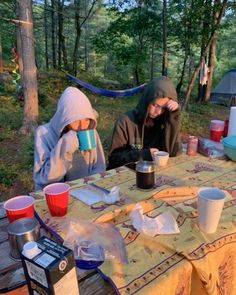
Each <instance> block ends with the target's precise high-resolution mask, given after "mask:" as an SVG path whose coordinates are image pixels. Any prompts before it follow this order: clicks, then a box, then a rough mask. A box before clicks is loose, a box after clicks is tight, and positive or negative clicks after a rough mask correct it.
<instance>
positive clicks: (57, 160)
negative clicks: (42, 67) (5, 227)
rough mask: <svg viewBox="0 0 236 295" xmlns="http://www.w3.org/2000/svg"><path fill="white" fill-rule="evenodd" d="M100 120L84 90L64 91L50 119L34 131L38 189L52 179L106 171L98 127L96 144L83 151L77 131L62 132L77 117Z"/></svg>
mask: <svg viewBox="0 0 236 295" xmlns="http://www.w3.org/2000/svg"><path fill="white" fill-rule="evenodd" d="M85 118H88V119H91V120H93V123H94V124H93V125H94V128H96V125H97V122H96V118H95V114H94V111H93V109H92V106H91V104H90V102H89V100H88V98H87V97H86V96H85V95H84V93H83V92H81V91H80V90H78V89H77V88H75V87H68V88H66V90H65V91H64V92H63V93H62V95H61V97H60V99H59V101H58V105H57V110H56V113H55V114H54V116H53V117H52V119H51V120H50V122H49V123H47V124H44V125H41V126H39V127H38V128H37V130H36V131H35V139H34V182H35V190H39V189H42V188H43V187H44V186H45V185H47V184H49V183H53V182H60V181H62V182H63V181H67V180H73V179H76V178H80V177H85V176H88V175H91V174H94V173H98V172H104V171H105V167H106V166H105V157H104V152H103V148H102V145H101V141H100V138H99V135H98V133H97V131H96V130H95V144H96V147H95V148H94V149H92V150H90V151H83V152H82V151H80V150H79V142H78V139H77V135H76V132H75V131H73V130H70V131H69V132H67V133H65V134H63V136H61V132H62V131H63V129H64V128H65V126H66V125H68V124H70V123H71V122H73V121H76V120H78V119H85Z"/></svg>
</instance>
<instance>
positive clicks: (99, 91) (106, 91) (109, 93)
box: [66, 74, 146, 97]
mask: <svg viewBox="0 0 236 295" xmlns="http://www.w3.org/2000/svg"><path fill="white" fill-rule="evenodd" d="M66 76H67V78H68V79H69V80H72V81H74V82H76V83H77V84H79V85H81V86H83V87H85V88H87V89H89V90H91V91H93V92H95V93H97V94H100V95H104V96H110V97H114V96H127V95H131V94H134V93H136V92H138V91H140V90H142V89H143V88H144V87H145V85H146V83H144V84H142V85H140V86H137V87H134V88H130V89H126V90H116V91H115V90H109V89H102V88H98V87H96V86H93V85H91V84H89V83H86V82H84V81H81V80H80V79H78V78H76V77H74V76H72V75H70V74H66Z"/></svg>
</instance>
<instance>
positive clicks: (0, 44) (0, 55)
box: [0, 33, 3, 74]
mask: <svg viewBox="0 0 236 295" xmlns="http://www.w3.org/2000/svg"><path fill="white" fill-rule="evenodd" d="M2 73H3V65H2V36H1V33H0V74H2Z"/></svg>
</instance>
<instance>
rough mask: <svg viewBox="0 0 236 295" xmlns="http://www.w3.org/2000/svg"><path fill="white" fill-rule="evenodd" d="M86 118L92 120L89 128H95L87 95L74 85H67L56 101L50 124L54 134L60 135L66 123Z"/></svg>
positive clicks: (94, 120)
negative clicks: (55, 108)
mask: <svg viewBox="0 0 236 295" xmlns="http://www.w3.org/2000/svg"><path fill="white" fill-rule="evenodd" d="M86 118H88V119H91V120H92V124H90V127H89V128H96V125H97V121H96V118H95V114H94V111H93V108H92V105H91V103H90V101H89V99H88V98H87V96H86V95H85V94H84V93H83V92H82V91H80V90H79V89H77V88H76V87H67V88H66V89H65V91H64V92H63V93H62V95H61V97H60V99H59V101H58V104H57V110H56V113H55V114H54V116H53V117H52V119H51V121H50V124H51V126H52V128H53V129H54V131H55V132H56V134H57V135H58V136H60V134H61V132H62V130H63V129H64V128H65V127H66V125H68V124H70V123H71V122H73V121H76V120H81V119H86Z"/></svg>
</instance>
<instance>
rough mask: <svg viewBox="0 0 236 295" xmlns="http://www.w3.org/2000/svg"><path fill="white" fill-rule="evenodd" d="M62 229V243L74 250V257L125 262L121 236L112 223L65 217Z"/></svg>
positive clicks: (125, 257)
mask: <svg viewBox="0 0 236 295" xmlns="http://www.w3.org/2000/svg"><path fill="white" fill-rule="evenodd" d="M62 230H63V232H65V233H67V234H66V236H65V239H64V243H63V245H65V246H66V247H68V248H70V249H72V250H73V251H74V256H75V259H80V260H87V261H89V260H92V261H101V260H111V259H116V260H117V261H119V262H121V263H127V256H126V250H125V244H124V241H123V238H122V236H121V234H120V232H119V231H118V229H117V228H116V227H115V226H114V225H113V224H110V223H98V222H92V221H85V220H80V219H77V218H71V217H67V220H66V221H65V222H64V226H63V229H62Z"/></svg>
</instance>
